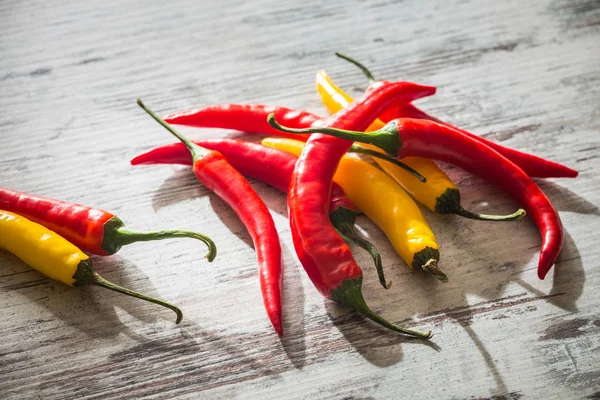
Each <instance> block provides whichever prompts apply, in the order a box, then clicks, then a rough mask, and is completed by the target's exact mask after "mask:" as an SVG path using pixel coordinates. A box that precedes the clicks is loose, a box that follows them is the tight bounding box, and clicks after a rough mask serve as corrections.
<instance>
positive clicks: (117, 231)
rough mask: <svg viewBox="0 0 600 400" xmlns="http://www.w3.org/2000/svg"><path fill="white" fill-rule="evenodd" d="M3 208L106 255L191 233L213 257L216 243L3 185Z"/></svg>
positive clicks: (0, 204)
mask: <svg viewBox="0 0 600 400" xmlns="http://www.w3.org/2000/svg"><path fill="white" fill-rule="evenodd" d="M0 209H2V210H6V211H12V212H15V213H18V214H19V215H22V216H24V217H26V218H28V219H30V220H32V221H34V222H37V223H38V224H41V225H44V226H45V227H46V228H48V229H50V230H52V231H54V232H56V233H58V234H59V235H61V236H62V237H64V238H65V239H67V240H68V241H70V242H71V243H73V244H75V245H76V246H78V247H79V248H81V249H82V250H84V251H86V252H88V253H91V254H95V255H99V256H106V255H110V254H114V253H116V252H117V251H119V249H121V247H122V246H124V245H127V244H130V243H134V242H138V241H149V240H161V239H168V238H179V237H189V238H192V239H198V240H201V241H202V242H204V243H205V244H206V245H207V246H208V253H207V255H206V258H207V259H208V261H212V260H214V258H215V256H216V254H217V247H216V246H215V244H214V242H213V241H212V240H211V239H210V238H209V237H208V236H206V235H203V234H201V233H197V232H191V231H184V230H171V231H156V232H137V231H133V230H129V229H127V228H125V226H124V224H123V222H122V221H121V220H120V219H119V218H118V217H116V216H115V215H113V214H111V213H109V212H107V211H104V210H100V209H98V208H93V207H86V206H82V205H80V204H72V203H67V202H64V201H60V200H54V199H49V198H46V197H41V196H36V195H32V194H27V193H22V192H18V191H16V190H11V189H7V188H2V187H0Z"/></svg>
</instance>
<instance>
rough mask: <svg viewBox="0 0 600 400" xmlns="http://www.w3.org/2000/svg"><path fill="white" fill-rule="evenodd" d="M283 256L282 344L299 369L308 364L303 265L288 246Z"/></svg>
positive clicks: (283, 249) (283, 248) (283, 247)
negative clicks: (302, 276) (297, 260)
mask: <svg viewBox="0 0 600 400" xmlns="http://www.w3.org/2000/svg"><path fill="white" fill-rule="evenodd" d="M281 252H282V258H283V265H284V267H283V273H284V279H283V332H284V334H283V337H281V338H280V341H281V346H282V347H283V351H285V353H286V355H287V358H288V359H289V360H290V361H291V363H292V364H293V365H294V367H296V368H298V369H302V368H304V366H306V328H305V318H304V306H305V303H306V301H305V296H304V287H303V286H302V278H301V276H300V274H301V273H303V271H300V269H302V266H300V265H299V264H298V263H297V262H295V258H296V256H295V255H293V254H291V252H290V251H289V250H288V249H287V247H285V246H282V248H281Z"/></svg>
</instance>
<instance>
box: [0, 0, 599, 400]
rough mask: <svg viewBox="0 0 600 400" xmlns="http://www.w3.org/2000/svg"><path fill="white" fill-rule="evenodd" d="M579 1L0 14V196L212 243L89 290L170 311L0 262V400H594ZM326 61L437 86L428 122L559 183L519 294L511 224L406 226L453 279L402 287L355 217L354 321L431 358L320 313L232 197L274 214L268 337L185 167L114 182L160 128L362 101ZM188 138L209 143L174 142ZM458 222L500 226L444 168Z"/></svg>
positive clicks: (347, 74)
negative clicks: (553, 217)
mask: <svg viewBox="0 0 600 400" xmlns="http://www.w3.org/2000/svg"><path fill="white" fill-rule="evenodd" d="M599 43H600V3H598V1H596V0H548V1H527V2H524V1H517V0H508V1H503V2H497V1H491V0H490V1H475V0H462V1H459V0H456V1H442V0H432V1H418V0H406V1H389V0H382V1H377V2H370V1H369V2H366V1H359V2H347V1H341V0H334V1H328V2H320V1H312V0H307V1H303V2H291V1H290V2H286V1H273V0H261V1H255V2H244V1H241V0H221V1H218V2H217V1H214V2H207V1H204V2H197V1H192V0H176V1H169V2H167V1H148V0H147V1H133V0H124V1H120V2H109V1H99V0H94V1H91V0H90V1H85V2H78V1H73V0H63V1H52V2H45V1H39V0H38V1H22V0H4V1H2V2H0V93H1V95H0V182H1V185H3V186H6V187H10V188H14V189H18V190H22V191H26V192H33V193H37V194H40V195H45V196H49V197H54V198H60V199H64V200H69V201H73V202H78V203H82V204H87V205H94V206H98V207H101V208H103V209H106V210H110V211H112V212H114V213H115V214H117V215H119V216H120V217H121V218H122V219H123V220H124V221H125V222H126V223H127V224H128V225H129V226H130V227H132V228H137V229H155V228H159V227H160V228H176V227H178V228H187V229H196V230H199V231H202V232H207V233H210V234H211V236H212V237H213V238H214V240H215V241H216V242H217V244H218V246H219V250H220V253H219V255H218V257H217V259H216V260H215V262H214V263H212V264H208V263H206V261H205V260H203V259H202V254H203V251H204V248H203V247H202V244H200V243H195V242H192V241H190V240H173V241H164V242H161V243H144V244H135V245H131V246H128V247H126V248H124V249H122V250H121V251H120V252H119V254H118V255H116V256H113V257H109V258H97V257H96V258H94V262H95V265H96V266H97V269H98V271H99V272H100V273H101V274H103V275H104V276H105V277H106V278H108V279H111V280H113V281H115V282H116V283H119V284H121V285H124V286H128V287H131V288H133V289H135V290H138V291H142V292H145V293H148V294H150V295H154V296H160V297H161V298H164V299H166V300H169V301H172V302H174V303H175V304H177V305H179V306H180V307H181V308H182V309H183V311H184V314H185V318H184V321H183V322H182V324H181V325H179V326H176V325H174V324H173V321H172V319H173V318H172V317H173V315H172V313H170V312H169V311H167V310H163V309H161V308H159V307H157V306H155V305H152V304H146V303H144V302H141V301H138V300H135V299H130V298H126V297H124V296H119V295H116V294H113V293H109V292H107V291H103V290H102V289H100V288H81V289H72V288H69V287H66V286H64V285H61V284H60V283H57V282H52V281H49V280H48V279H45V278H44V277H43V276H41V275H40V274H39V273H37V272H35V271H32V270H31V269H30V268H28V267H27V266H26V265H24V264H23V263H22V262H20V261H19V260H18V259H17V258H15V257H14V256H12V255H10V254H7V253H6V252H0V304H2V305H3V306H2V311H1V315H2V318H1V319H0V338H1V341H0V393H2V395H0V397H2V398H7V399H17V398H27V399H32V398H40V399H42V398H43V399H125V398H149V399H172V398H182V399H187V398H189V399H198V398H210V399H233V398H240V399H242V398H290V399H329V398H336V399H339V398H346V399H367V398H368V399H371V398H374V399H391V398H394V399H396V398H411V399H425V398H427V399H538V398H546V399H555V398H556V399H597V398H599V396H600V334H599V333H598V332H599V330H600V315H599V313H598V307H599V306H600V294H599V292H598V290H597V288H598V287H599V286H600V267H599V265H600V251H599V250H598V244H597V237H598V235H597V230H598V223H599V216H600V210H599V209H598V204H600V177H599V175H598V167H599V166H600V162H599V158H598V150H599V149H600V134H599V129H600V52H599V51H598V44H599ZM334 51H341V52H345V53H347V54H349V55H352V56H355V57H357V58H359V59H360V60H363V61H364V62H365V63H367V64H368V65H369V66H371V67H372V69H373V72H374V73H375V74H376V76H378V77H381V78H386V79H406V80H412V81H416V82H420V83H424V84H430V85H435V86H437V87H438V94H437V95H436V96H434V97H432V98H428V99H426V100H423V101H420V102H419V105H421V106H422V107H423V108H424V109H425V110H426V111H427V112H430V113H432V114H433V115H436V116H438V117H440V118H442V119H446V120H448V121H450V122H452V123H453V124H456V125H458V126H461V127H464V128H466V129H470V130H472V131H473V132H476V133H478V134H481V135H483V136H485V137H488V138H490V139H493V140H497V141H499V142H502V143H503V144H506V145H508V146H512V147H514V148H517V149H520V150H524V151H529V152H533V153H535V154H537V155H540V156H543V157H547V158H550V159H552V160H556V161H559V162H562V163H565V164H568V165H569V166H571V167H574V168H577V169H578V170H579V171H580V172H581V175H580V176H579V178H577V179H575V180H546V181H540V182H539V184H540V186H541V187H542V189H543V190H544V191H545V192H546V193H547V194H548V195H549V197H550V198H551V200H552V201H553V202H554V204H555V205H556V207H557V208H558V209H559V210H560V214H561V217H562V220H563V224H564V226H565V229H566V232H567V238H566V242H565V247H564V250H563V252H562V255H561V257H560V261H559V262H558V264H557V265H556V266H555V268H554V270H553V272H552V273H550V274H549V276H548V278H546V280H545V281H539V280H538V279H537V277H536V265H537V254H538V249H539V244H540V240H539V237H538V234H537V232H536V229H535V227H534V225H533V224H532V223H531V222H530V221H529V220H527V219H524V220H521V221H518V222H515V223H506V224H505V223H499V224H493V223H482V222H477V221H468V220H464V219H460V218H458V217H452V216H443V217H440V216H435V215H432V214H431V213H428V212H426V211H424V212H425V214H426V216H427V218H428V219H429V221H430V223H431V226H432V228H433V230H434V231H435V232H436V234H437V237H438V241H439V243H440V245H441V251H442V262H443V267H444V269H445V270H446V271H447V272H448V274H449V276H450V279H451V281H450V282H449V283H448V284H441V283H439V282H437V281H435V280H434V279H431V278H429V277H425V276H420V275H417V274H414V273H411V272H410V271H409V270H408V269H407V268H406V266H405V265H403V263H402V262H401V260H400V259H399V257H397V256H396V255H395V253H394V251H393V249H392V247H391V246H390V245H389V243H387V241H386V239H385V237H384V236H383V235H382V234H381V233H380V232H379V231H378V230H377V228H376V227H375V226H374V225H372V224H371V223H370V222H369V221H367V220H366V219H365V218H364V217H361V218H359V225H360V227H361V228H362V229H363V231H364V233H365V234H367V235H368V236H369V237H370V238H371V240H372V241H373V242H374V243H375V244H376V245H377V246H378V247H379V249H380V250H381V252H382V256H383V259H384V262H385V266H386V268H387V277H388V279H391V280H393V281H394V285H393V286H392V288H391V289H390V290H389V291H384V290H383V289H381V288H380V287H379V284H378V281H377V276H376V273H375V271H374V269H373V268H372V267H371V264H370V261H369V257H368V255H367V254H365V253H364V252H362V251H361V250H360V249H356V251H355V254H356V258H357V260H358V262H359V263H360V264H361V265H362V266H363V267H364V270H365V287H364V292H365V296H366V298H367V301H368V302H369V303H370V304H371V306H372V307H373V308H374V309H375V310H376V311H377V312H380V313H381V314H382V315H384V316H385V317H386V318H388V319H390V320H391V321H394V322H398V323H402V324H406V325H409V326H411V327H413V328H415V329H432V330H433V331H434V333H435V337H434V339H433V343H434V344H433V345H431V346H427V345H423V344H418V343H416V342H413V341H410V340H406V339H404V338H402V337H399V336H397V335H395V334H393V333H389V332H386V331H383V330H381V329H379V328H378V327H376V326H374V325H372V324H370V323H369V322H367V321H364V320H363V319H362V318H360V317H358V316H356V315H355V314H353V313H351V312H348V311H347V310H345V309H342V308H339V307H338V306H336V305H335V304H332V303H331V302H329V301H326V300H324V299H323V298H322V297H321V296H320V295H319V294H318V293H317V292H316V290H314V288H313V287H312V285H311V283H310V282H309V281H308V279H307V277H306V275H305V273H304V271H303V270H302V268H301V266H300V265H299V264H298V261H297V259H296V257H295V255H294V251H293V247H292V243H291V237H290V234H289V228H288V225H287V218H286V205H285V197H284V195H282V194H280V193H277V192H276V191H275V190H274V189H272V188H270V187H267V186H265V185H262V184H260V183H256V182H252V183H253V186H254V187H255V188H256V190H257V191H258V193H259V194H260V195H261V196H262V197H263V198H264V199H265V201H266V203H267V205H268V206H269V208H270V209H271V210H272V211H273V216H274V218H275V222H276V225H277V227H278V229H279V230H280V232H281V240H282V245H283V252H284V261H285V282H284V289H285V294H284V296H285V305H284V306H285V309H284V312H285V320H284V329H285V331H286V334H285V337H284V338H283V339H282V340H279V339H278V338H277V336H276V335H275V334H274V332H273V331H272V329H271V327H270V325H269V322H268V320H267V318H266V316H265V313H264V310H263V307H262V301H261V297H260V293H259V287H258V279H257V276H256V271H255V269H256V266H255V259H254V252H253V249H252V248H251V245H250V238H249V236H248V234H247V233H246V232H245V230H244V228H243V226H242V225H241V223H240V222H239V221H238V220H237V219H236V217H235V215H234V214H233V212H232V211H231V210H229V209H228V208H227V207H226V205H225V204H224V203H223V202H222V201H221V200H219V199H218V198H216V197H215V196H214V195H212V194H210V193H209V192H208V191H207V190H206V189H205V188H203V187H202V186H201V185H199V184H198V183H197V182H196V181H195V179H194V177H193V176H192V175H191V174H190V172H189V170H187V169H186V168H182V167H170V166H155V167H136V168H134V167H131V166H130V165H129V163H128V160H129V159H130V158H131V157H132V156H134V155H136V154H138V153H140V152H141V151H143V150H146V149H149V148H150V147H152V146H156V145H159V144H162V143H166V142H171V141H172V140H171V138H170V136H169V135H168V134H167V133H166V132H165V131H163V130H162V128H160V127H159V126H158V125H157V124H155V123H154V122H153V121H152V120H150V119H149V118H148V117H147V116H146V115H144V113H143V112H142V111H141V110H139V109H138V108H137V106H136V105H135V99H136V98H137V97H141V98H143V99H144V100H145V102H146V104H148V105H149V106H150V107H152V108H154V109H156V111H159V112H161V113H167V112H172V111H176V110H181V109H185V108H190V107H193V106H199V105H207V104H212V103H222V102H256V103H268V104H281V105H285V106H290V107H297V108H303V109H307V110H310V111H314V112H318V113H324V109H323V107H321V106H320V103H319V100H318V97H317V95H316V93H315V90H314V74H315V72H316V71H317V69H319V68H324V69H326V70H327V72H328V73H329V74H330V75H332V77H333V78H334V79H335V80H336V81H337V82H339V83H340V84H341V85H342V86H343V87H345V88H348V90H349V91H350V93H351V94H353V95H358V94H359V93H361V91H362V90H364V88H365V86H366V81H365V79H364V78H363V77H362V76H361V75H360V73H359V71H358V70H357V69H355V68H353V67H352V66H350V65H349V64H347V63H344V62H342V61H340V60H337V59H336V58H335V57H334V56H333V52H334ZM183 131H184V132H185V133H187V134H189V135H190V136H195V137H215V136H222V135H229V134H231V133H230V132H221V131H219V132H217V131H209V130H193V129H183ZM444 167H445V168H446V169H447V171H448V172H449V174H450V175H451V177H452V178H453V179H454V181H455V182H457V184H458V185H459V187H460V188H461V191H462V193H463V197H464V199H465V206H467V207H469V208H470V209H473V210H476V211H480V212H495V213H505V212H512V210H514V208H515V206H516V205H515V204H513V203H512V202H511V201H510V200H509V199H508V198H507V197H506V196H504V195H503V194H502V193H500V192H499V191H498V190H496V189H495V188H493V187H492V186H490V185H488V184H486V183H484V182H482V181H481V180H479V179H476V178H474V177H472V176H470V175H468V174H466V173H464V172H463V171H461V170H458V169H456V168H452V167H451V166H444Z"/></svg>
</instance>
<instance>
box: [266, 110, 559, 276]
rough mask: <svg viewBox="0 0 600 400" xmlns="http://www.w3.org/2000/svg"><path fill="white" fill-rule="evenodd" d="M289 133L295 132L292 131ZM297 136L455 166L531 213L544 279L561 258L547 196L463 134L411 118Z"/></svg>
mask: <svg viewBox="0 0 600 400" xmlns="http://www.w3.org/2000/svg"><path fill="white" fill-rule="evenodd" d="M271 121H272V120H271ZM274 125H275V124H274ZM286 131H287V132H288V133H293V132H292V130H289V129H286ZM298 131H299V133H303V134H304V133H307V132H309V131H310V132H322V133H324V132H325V131H326V132H327V133H328V134H331V135H334V136H336V137H343V138H345V139H349V140H356V141H363V142H365V143H370V144H374V145H375V146H377V147H379V148H381V149H382V150H385V151H386V152H387V153H388V154H395V155H396V156H397V157H399V158H402V157H406V156H416V157H427V158H433V159H437V160H441V161H445V162H448V163H451V164H455V165H457V166H459V167H461V168H463V169H465V170H467V171H469V172H471V173H472V174H474V175H478V176H480V177H482V178H483V179H485V180H487V181H489V182H490V183H492V184H494V185H496V186H498V187H500V188H501V189H503V190H504V191H506V192H507V193H508V194H509V195H510V196H511V197H512V198H513V199H515V201H517V202H518V203H519V204H521V205H522V206H523V207H524V208H525V210H526V211H527V213H529V215H530V216H531V218H532V219H533V221H534V222H535V224H536V225H537V227H538V229H539V231H540V234H541V236H542V246H541V249H540V258H539V262H538V277H539V278H540V279H544V277H545V276H546V274H547V273H548V271H549V270H550V268H551V267H552V265H553V264H554V262H555V261H556V258H557V257H558V255H559V253H560V250H561V248H562V245H563V240H564V232H563V227H562V223H561V221H560V217H559V216H558V212H557V211H556V209H555V208H554V207H553V206H552V203H551V202H550V200H549V199H548V198H547V197H546V195H545V194H544V193H543V192H542V191H541V190H540V188H539V187H538V186H537V185H536V184H535V183H534V182H533V181H532V180H531V178H530V177H529V175H527V174H526V173H525V172H524V171H523V170H522V169H521V168H519V167H518V166H517V165H516V164H514V163H513V162H512V161H510V160H509V159H507V158H506V157H504V156H503V155H502V154H500V153H498V152H497V151H495V150H494V149H492V148H491V147H489V146H487V145H485V144H483V143H481V142H480V141H478V140H475V139H473V138H471V137H469V136H465V135H464V134H463V133H462V132H459V131H457V130H455V129H452V128H450V127H448V126H445V125H440V124H438V123H436V122H433V121H428V120H424V119H409V118H400V119H396V120H393V121H391V122H389V123H388V124H387V125H386V126H385V127H384V128H382V129H380V130H378V131H374V132H371V133H369V134H365V133H363V132H356V131H354V132H352V131H342V130H336V129H330V130H325V129H324V128H308V129H301V130H298Z"/></svg>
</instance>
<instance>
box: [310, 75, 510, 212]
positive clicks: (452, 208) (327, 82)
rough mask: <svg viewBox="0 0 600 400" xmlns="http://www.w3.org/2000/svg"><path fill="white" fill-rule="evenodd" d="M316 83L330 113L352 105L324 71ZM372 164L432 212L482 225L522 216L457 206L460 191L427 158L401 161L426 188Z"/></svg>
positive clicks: (385, 165) (385, 164)
mask: <svg viewBox="0 0 600 400" xmlns="http://www.w3.org/2000/svg"><path fill="white" fill-rule="evenodd" d="M316 81H317V91H318V92H319V95H320V96H321V99H322V101H323V104H324V105H325V107H326V108H327V110H328V111H329V112H330V113H335V112H338V111H339V110H341V109H343V108H344V107H347V106H348V105H349V104H350V103H352V101H353V100H352V98H351V97H350V96H349V95H348V94H346V93H345V92H344V91H343V90H342V89H340V88H339V87H338V86H337V85H335V83H333V81H332V80H331V78H330V77H329V76H328V75H327V74H326V73H325V71H319V72H317V79H316ZM409 105H410V104H409ZM384 125H385V124H384V123H383V122H382V121H381V120H380V119H375V120H374V121H373V123H372V124H371V125H370V126H369V127H368V128H367V130H366V131H367V132H371V131H375V130H377V129H381V128H382V127H383V126H384ZM366 147H367V148H370V149H374V150H377V148H375V147H374V146H370V145H366ZM379 151H381V150H379ZM375 161H376V162H377V164H379V166H380V167H381V168H382V169H383V170H384V171H385V172H386V173H387V174H388V175H389V176H391V177H392V178H393V179H394V180H395V181H396V182H397V183H398V184H399V185H400V186H402V187H403V188H404V190H406V191H407V192H408V193H410V195H411V196H413V198H415V199H416V200H417V201H418V202H419V203H421V204H423V205H425V206H426V207H427V208H429V209H430V210H431V211H433V212H436V213H439V214H457V215H460V216H463V217H466V218H471V219H477V220H484V221H510V220H514V219H516V218H519V217H520V216H521V215H522V211H517V212H516V213H513V214H511V215H485V214H476V213H474V212H471V211H468V210H466V209H464V208H463V207H462V206H461V204H460V191H459V190H458V187H456V185H455V184H454V183H453V182H452V181H451V180H450V178H448V175H446V174H445V173H444V172H443V171H442V170H441V169H439V168H438V166H437V165H436V164H435V163H434V162H433V161H432V160H429V159H427V158H420V157H406V158H404V159H402V162H403V163H404V164H406V165H408V166H410V167H411V168H413V169H415V170H417V171H419V173H420V174H422V175H423V176H424V177H425V178H426V179H427V184H425V185H423V184H422V183H421V182H419V181H417V180H415V179H414V177H413V176H412V175H411V174H410V173H409V172H408V171H406V170H405V169H403V168H400V167H399V166H397V165H394V164H392V163H391V162H389V161H386V160H383V159H380V158H375Z"/></svg>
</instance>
